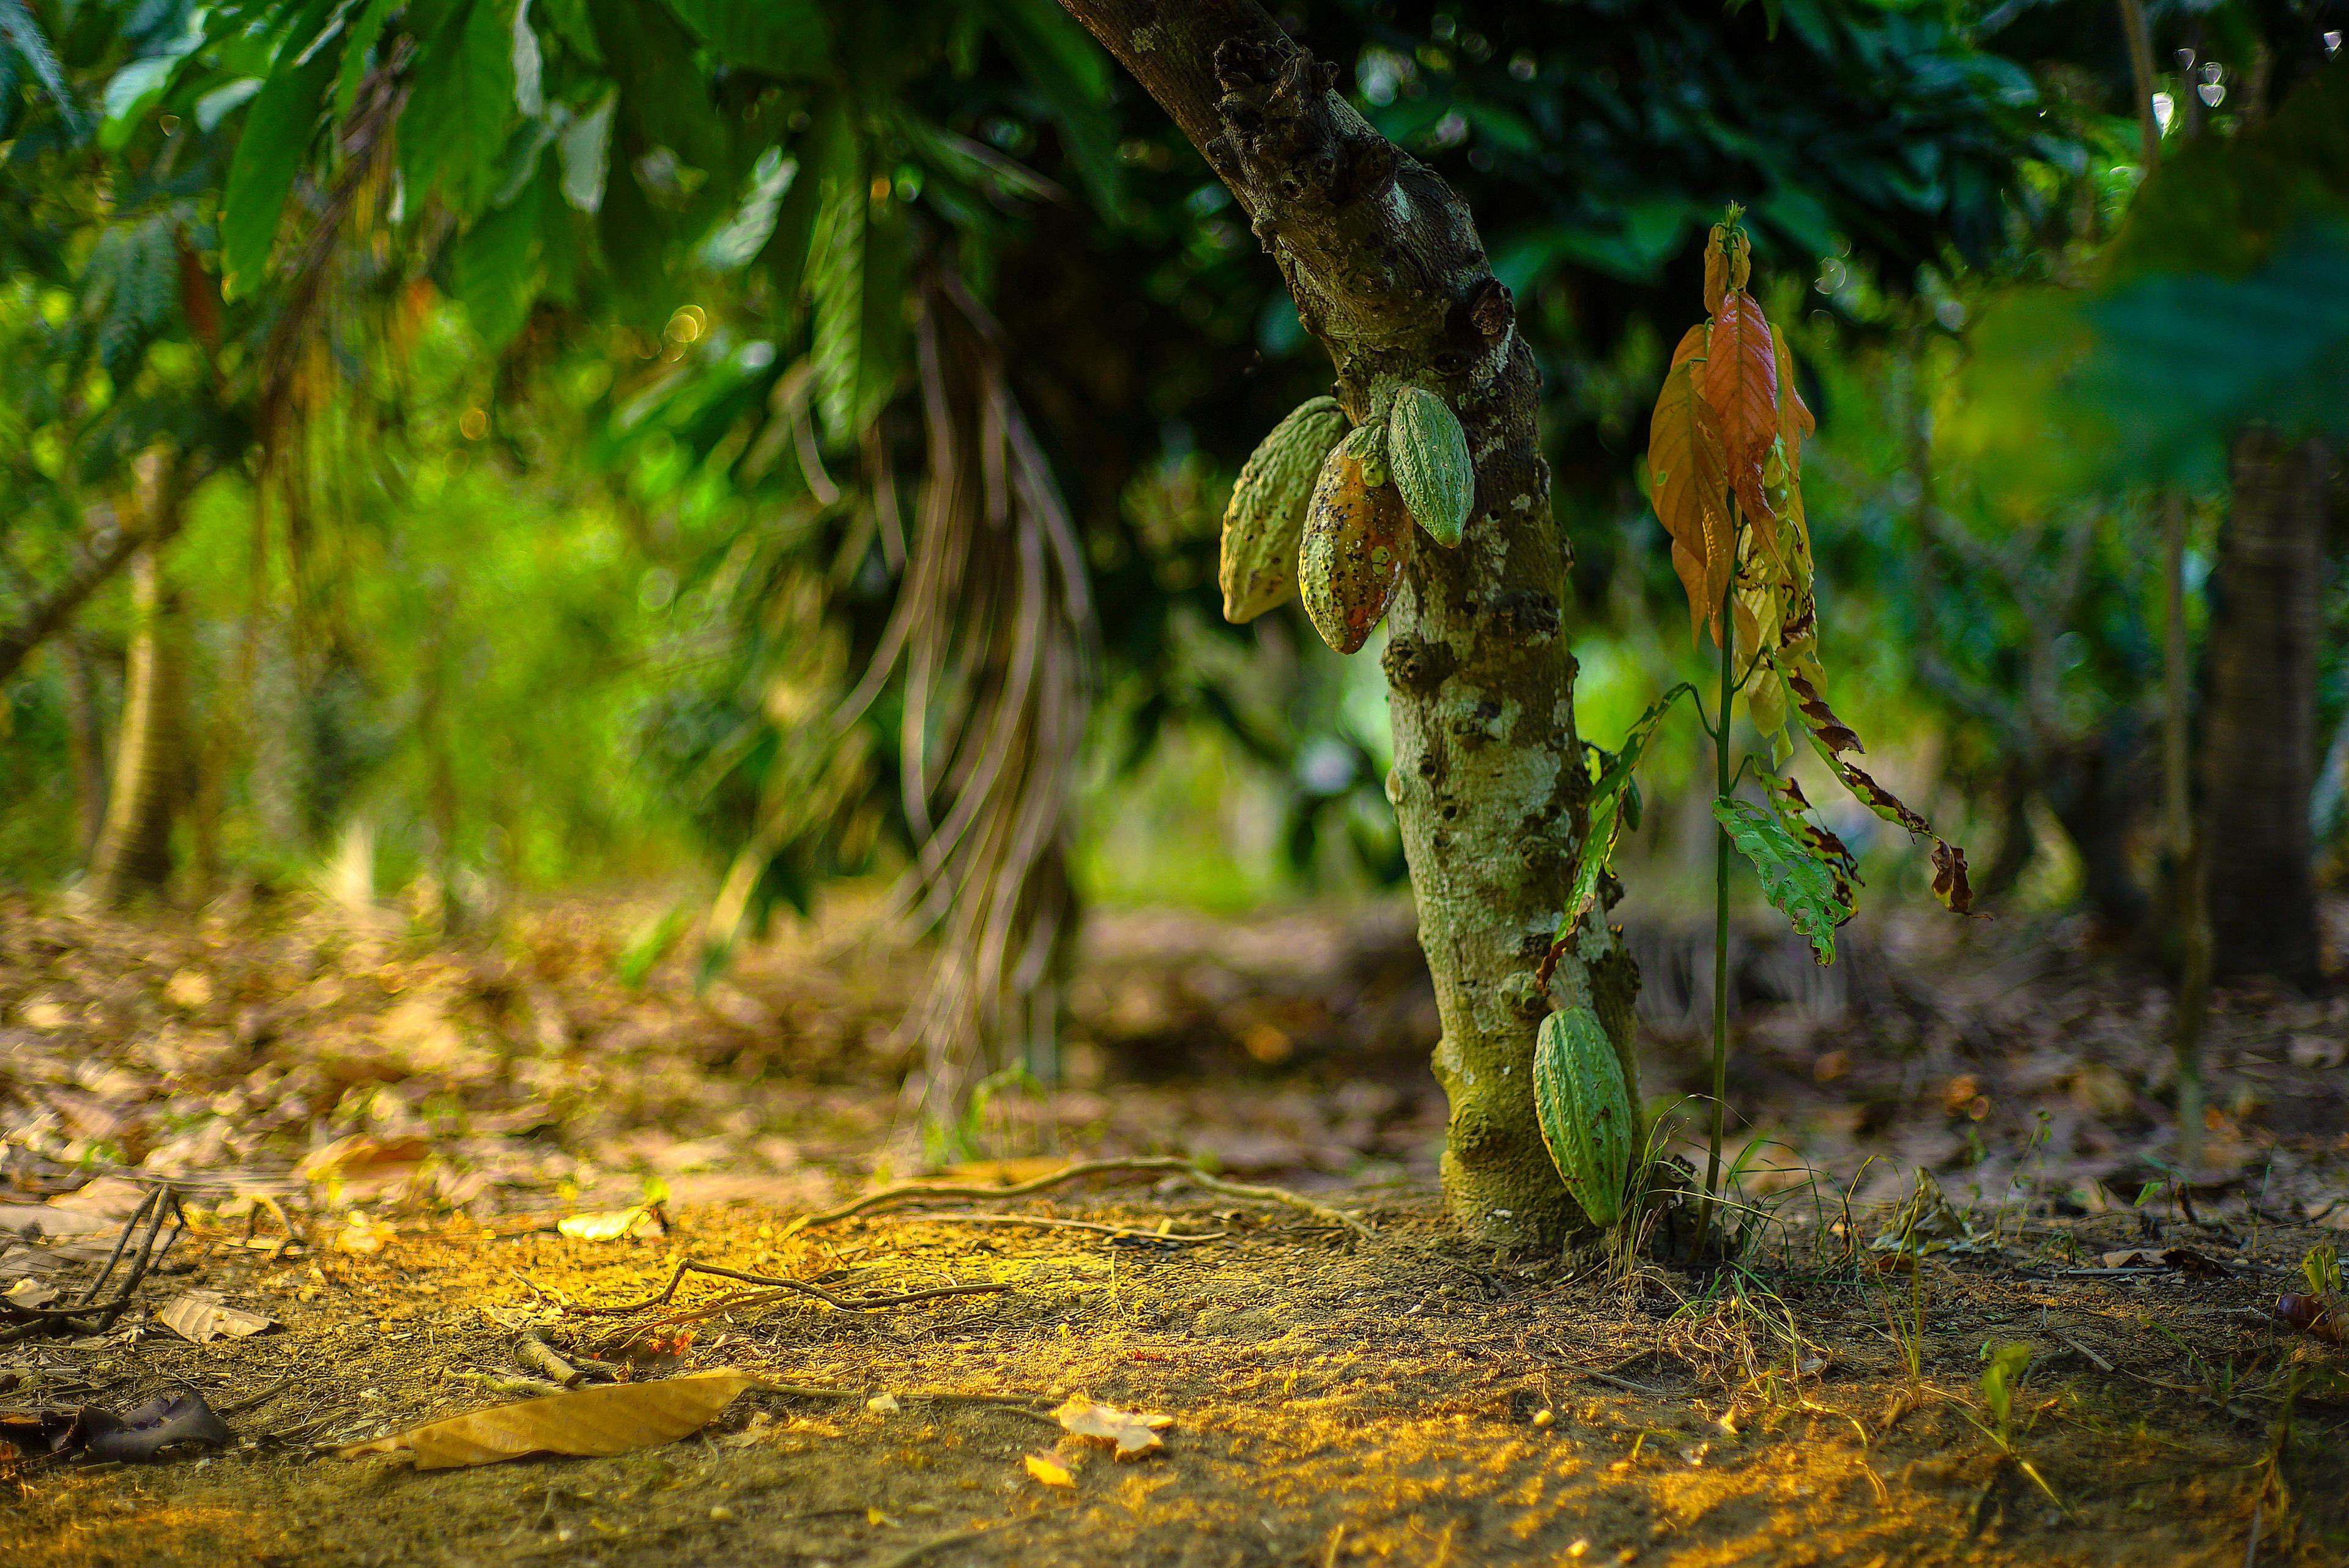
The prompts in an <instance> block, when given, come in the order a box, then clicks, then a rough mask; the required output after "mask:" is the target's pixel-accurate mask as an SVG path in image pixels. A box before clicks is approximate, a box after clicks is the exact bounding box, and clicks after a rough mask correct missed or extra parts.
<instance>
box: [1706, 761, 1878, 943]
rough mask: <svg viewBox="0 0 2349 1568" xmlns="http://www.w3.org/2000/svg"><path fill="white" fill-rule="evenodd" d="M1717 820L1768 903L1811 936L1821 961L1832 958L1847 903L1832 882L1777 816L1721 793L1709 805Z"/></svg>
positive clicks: (1847, 912) (1848, 912)
mask: <svg viewBox="0 0 2349 1568" xmlns="http://www.w3.org/2000/svg"><path fill="white" fill-rule="evenodd" d="M1713 820H1715V821H1717V822H1719V823H1720V824H1721V826H1722V829H1723V831H1724V832H1726V833H1728V835H1729V841H1730V842H1731V843H1733V844H1735V845H1736V846H1737V849H1738V852H1739V853H1741V854H1743V855H1744V857H1745V858H1746V859H1747V860H1748V861H1752V862H1753V865H1754V872H1755V873H1756V874H1757V875H1759V876H1760V877H1761V879H1762V892H1763V894H1764V896H1765V897H1766V898H1768V899H1769V901H1770V904H1771V907H1772V908H1774V909H1775V910H1777V911H1778V913H1781V914H1783V915H1785V917H1786V919H1787V921H1788V923H1791V924H1792V925H1793V926H1794V928H1795V931H1796V932H1797V933H1799V934H1802V935H1804V936H1807V937H1809V938H1810V940H1811V950H1812V953H1813V954H1814V956H1816V958H1817V960H1818V962H1819V963H1820V964H1822V965H1826V964H1832V963H1834V962H1835V928H1836V927H1837V926H1838V925H1840V924H1842V923H1844V922H1845V921H1847V920H1849V919H1850V918H1851V907H1850V906H1849V905H1848V904H1846V903H1842V902H1840V901H1839V900H1837V897H1836V890H1835V880H1834V878H1833V877H1832V876H1831V875H1830V874H1829V873H1828V871H1827V868H1826V866H1824V865H1822V864H1821V863H1820V862H1819V861H1817V860H1816V859H1814V858H1813V857H1812V855H1811V854H1810V852H1809V851H1807V850H1806V849H1805V848H1804V847H1803V846H1802V845H1801V844H1799V843H1797V842H1795V839H1794V837H1793V835H1792V834H1790V833H1788V832H1787V831H1786V830H1785V827H1783V826H1782V825H1780V823H1779V821H1778V819H1777V818H1776V817H1775V815H1773V814H1772V813H1770V812H1769V811H1766V810H1763V809H1762V808H1761V807H1759V806H1756V805H1754V804H1753V803H1752V802H1750V801H1746V800H1739V799H1733V798H1731V797H1729V796H1726V795H1724V796H1722V797H1721V798H1719V799H1716V800H1714V801H1713Z"/></svg>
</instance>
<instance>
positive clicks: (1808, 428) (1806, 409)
mask: <svg viewBox="0 0 2349 1568" xmlns="http://www.w3.org/2000/svg"><path fill="white" fill-rule="evenodd" d="M1770 350H1771V357H1772V359H1773V360H1774V361H1775V364H1776V365H1777V367H1778V435H1779V437H1780V438H1781V439H1783V440H1784V441H1785V443H1786V470H1787V472H1788V473H1789V474H1790V475H1791V476H1792V479H1791V480H1790V481H1789V482H1790V485H1798V484H1800V482H1801V480H1802V474H1803V438H1804V437H1806V436H1807V435H1809V434H1811V433H1812V432H1813V431H1815V430H1816V429H1817V428H1819V422H1818V421H1817V420H1816V419H1815V418H1812V417H1811V409H1810V405H1808V404H1807V403H1805V402H1804V401H1803V395H1802V393H1801V392H1800V391H1799V390H1797V389H1796V387H1795V356H1793V355H1792V354H1791V353H1789V352H1788V351H1787V349H1786V335H1785V333H1782V332H1780V331H1779V330H1778V329H1777V328H1776V327H1775V326H1774V327H1772V328H1771V329H1770Z"/></svg>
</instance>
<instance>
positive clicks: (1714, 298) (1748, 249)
mask: <svg viewBox="0 0 2349 1568" xmlns="http://www.w3.org/2000/svg"><path fill="white" fill-rule="evenodd" d="M1735 218H1736V214H1735V213H1734V212H1733V213H1732V214H1731V222H1728V223H1715V224H1714V225H1713V232H1711V233H1709V234H1707V235H1706V236H1705V241H1704V308H1705V310H1706V311H1707V312H1708V313H1710V314H1712V315H1720V314H1721V302H1722V299H1723V297H1724V296H1725V295H1728V294H1735V293H1737V292H1739V291H1740V290H1742V289H1744V287H1745V280H1746V278H1747V277H1748V276H1749V275H1751V274H1752V273H1753V270H1754V242H1753V241H1751V240H1749V239H1747V238H1746V237H1745V227H1744V224H1742V223H1737V222H1735Z"/></svg>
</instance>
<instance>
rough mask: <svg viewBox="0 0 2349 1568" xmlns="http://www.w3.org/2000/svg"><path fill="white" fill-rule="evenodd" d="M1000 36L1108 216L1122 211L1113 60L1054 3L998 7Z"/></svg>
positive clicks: (1011, 0)
mask: <svg viewBox="0 0 2349 1568" xmlns="http://www.w3.org/2000/svg"><path fill="white" fill-rule="evenodd" d="M988 9H989V10H990V11H991V12H992V13H993V15H994V22H995V29H994V30H995V34H996V36H997V37H998V38H999V39H1000V40H1001V41H1002V44H1003V49H1004V52H1005V53H1006V54H1008V55H1009V56H1010V57H1011V63H1012V64H1013V65H1014V66H1016V67H1019V74H1020V76H1021V77H1024V78H1026V80H1027V83H1028V85H1029V87H1030V88H1031V89H1033V91H1034V92H1035V94H1036V96H1037V97H1038V98H1040V99H1041V100H1043V105H1044V112H1045V113H1046V114H1047V115H1048V116H1050V119H1051V121H1052V124H1053V127H1054V129H1057V130H1059V131H1060V133H1061V148H1062V150H1064V151H1065V152H1066V153H1067V154H1068V157H1069V161H1070V162H1071V163H1073V164H1075V165H1076V167H1077V173H1078V175H1079V177H1080V178H1081V179H1082V180H1083V181H1084V184H1085V190H1086V191H1087V193H1088V194H1090V195H1091V196H1092V200H1093V205H1094V206H1095V207H1096V208H1098V209H1099V210H1100V211H1101V212H1102V215H1103V216H1105V217H1109V218H1112V219H1114V218H1115V217H1116V216H1117V214H1118V212H1119V211H1120V210H1121V208H1122V207H1123V197H1122V195H1121V191H1122V189H1123V181H1122V179H1121V176H1120V172H1119V165H1118V160H1117V128H1116V124H1115V122H1114V120H1113V119H1112V118H1111V114H1110V107H1109V83H1110V72H1109V58H1108V57H1107V56H1106V55H1104V54H1103V53H1102V49H1101V46H1099V45H1098V44H1095V43H1094V42H1093V40H1092V36H1090V35H1088V34H1087V33H1086V32H1085V30H1084V29H1083V28H1082V27H1080V26H1077V25H1076V23H1074V22H1072V21H1071V20H1070V19H1069V16H1068V14H1067V13H1066V12H1064V11H1062V10H1061V8H1060V7H1059V6H1058V5H1053V4H1051V3H1050V0H994V4H993V5H990V6H989V7H988Z"/></svg>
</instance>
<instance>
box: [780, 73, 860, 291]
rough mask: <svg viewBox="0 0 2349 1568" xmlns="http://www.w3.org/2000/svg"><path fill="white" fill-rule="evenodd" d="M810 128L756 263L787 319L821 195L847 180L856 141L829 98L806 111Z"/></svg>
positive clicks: (804, 273) (804, 271)
mask: <svg viewBox="0 0 2349 1568" xmlns="http://www.w3.org/2000/svg"><path fill="white" fill-rule="evenodd" d="M808 113H809V120H808V128H807V129H806V131H805V132H804V133H802V135H801V137H800V138H799V139H798V140H797V141H795V142H793V143H792V146H791V149H790V151H791V155H792V158H794V159H796V160H798V162H799V169H798V170H797V171H796V172H794V173H793V174H792V183H791V188H790V189H789V190H787V191H784V192H783V200H782V201H781V205H779V206H778V207H777V208H776V209H775V230H774V232H773V233H771V234H770V235H769V236H768V237H767V242H766V244H765V245H764V246H762V247H761V249H760V252H759V254H758V256H757V258H756V259H757V261H758V263H759V264H760V265H761V266H763V267H764V268H765V269H766V272H767V278H768V281H769V282H770V283H771V284H772V285H773V287H774V292H775V298H776V299H777V300H778V301H779V302H781V304H782V307H783V309H784V311H785V313H786V314H787V315H796V314H797V312H798V310H799V305H800V298H801V294H802V289H803V287H804V285H805V284H806V282H807V278H808V272H809V268H808V262H809V250H810V247H811V246H812V245H813V243H814V242H815V237H816V220H817V218H818V217H819V216H820V215H821V214H822V212H823V201H824V191H825V189H826V187H827V186H829V185H830V184H832V183H833V181H835V180H836V179H845V178H849V177H850V174H851V172H852V170H853V169H854V164H853V163H852V162H851V161H850V155H851V153H852V152H853V151H854V139H853V138H851V137H850V135H849V134H848V127H847V125H846V123H845V120H844V118H843V114H842V112H841V108H840V104H839V101H838V99H837V98H833V97H832V96H830V95H826V96H825V97H824V98H821V99H820V100H818V101H817V102H816V103H814V104H812V105H811V106H810V108H809V111H808Z"/></svg>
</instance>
